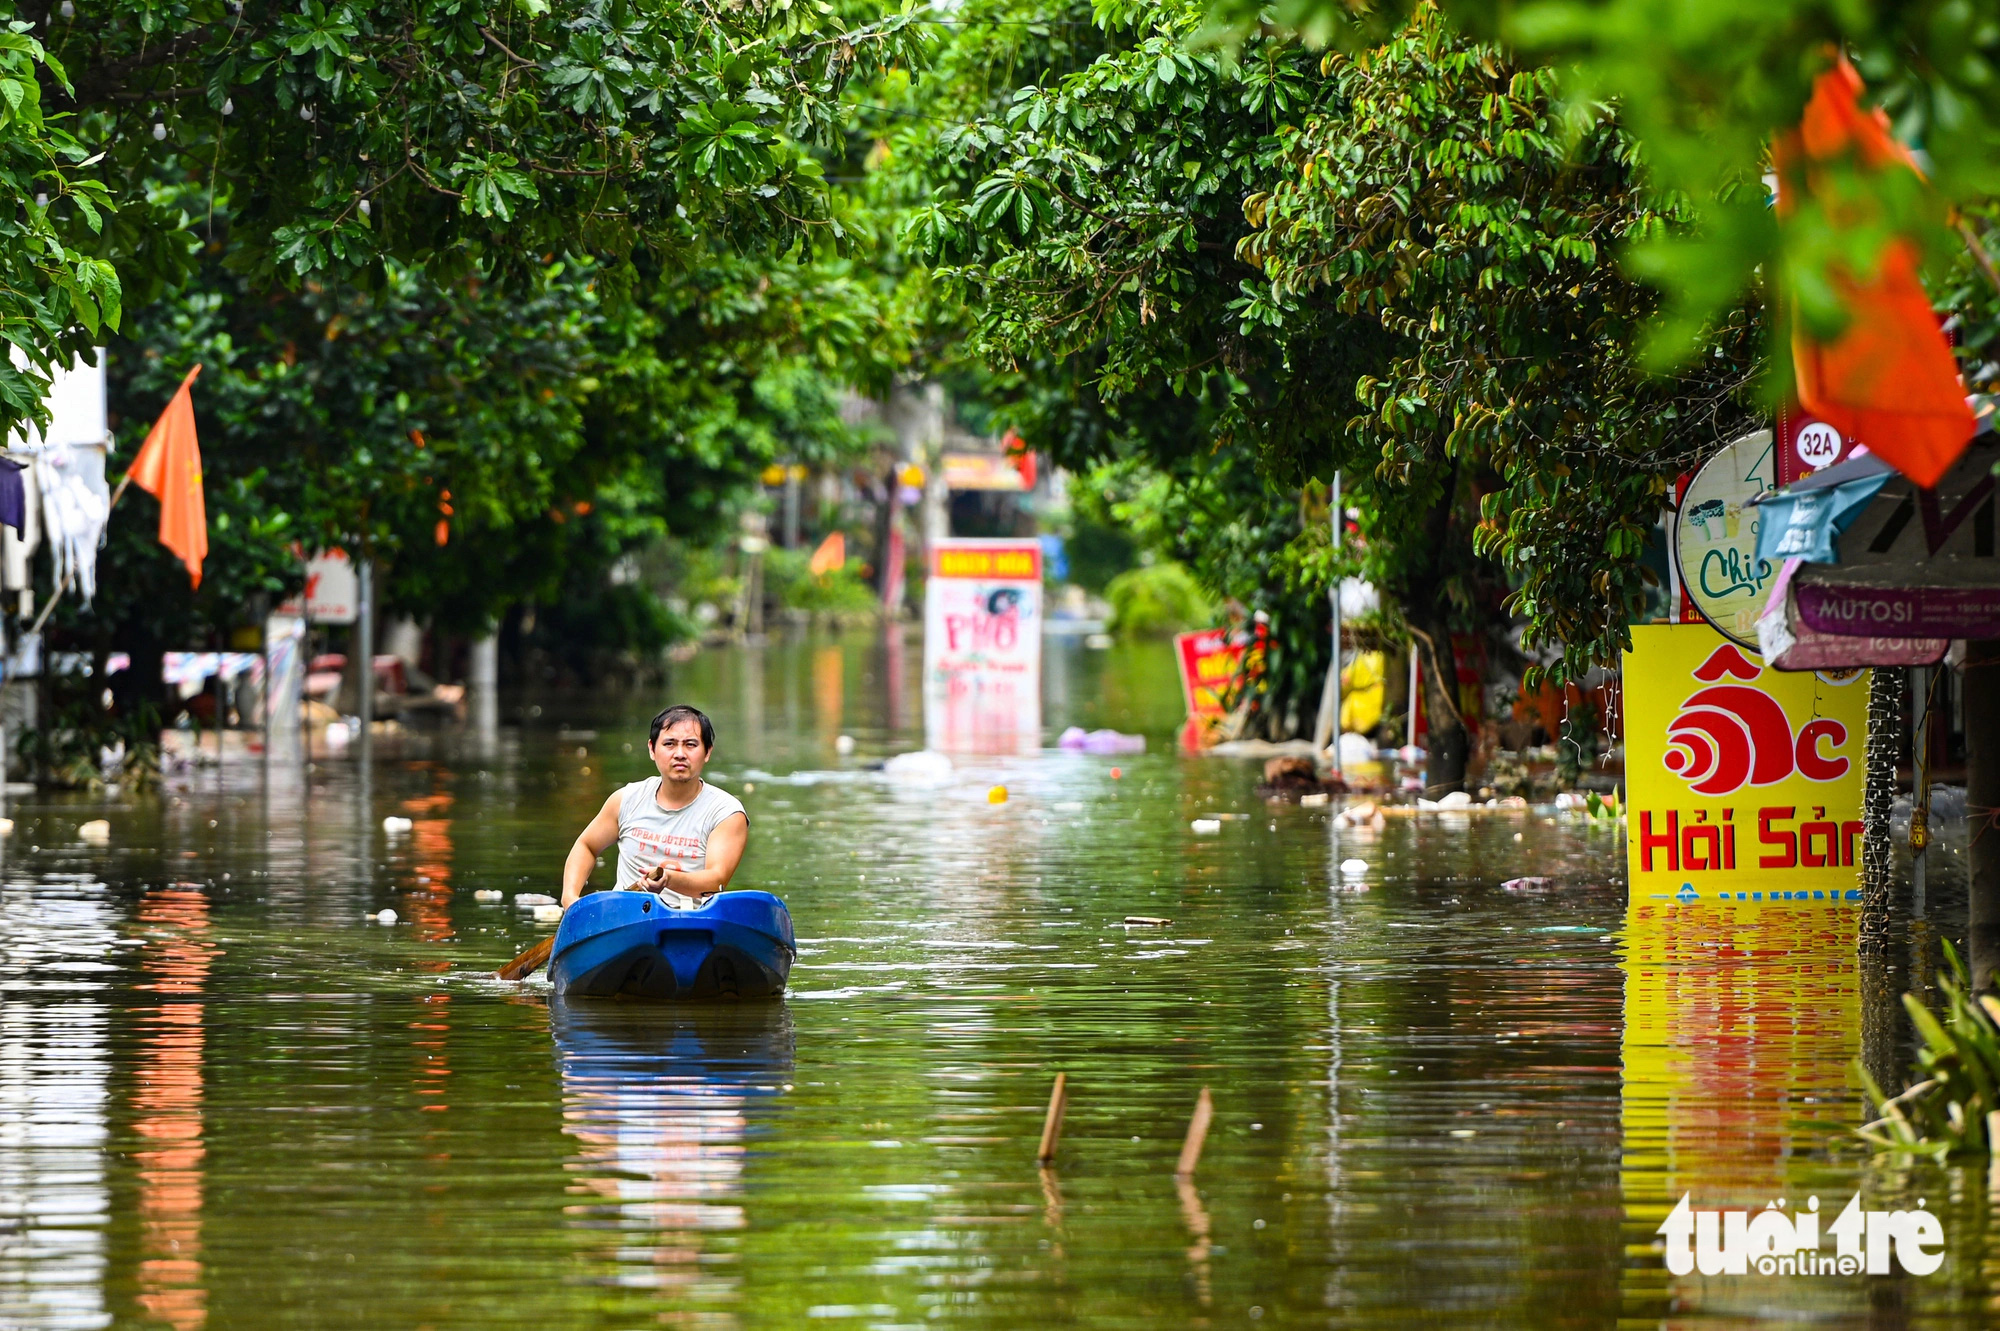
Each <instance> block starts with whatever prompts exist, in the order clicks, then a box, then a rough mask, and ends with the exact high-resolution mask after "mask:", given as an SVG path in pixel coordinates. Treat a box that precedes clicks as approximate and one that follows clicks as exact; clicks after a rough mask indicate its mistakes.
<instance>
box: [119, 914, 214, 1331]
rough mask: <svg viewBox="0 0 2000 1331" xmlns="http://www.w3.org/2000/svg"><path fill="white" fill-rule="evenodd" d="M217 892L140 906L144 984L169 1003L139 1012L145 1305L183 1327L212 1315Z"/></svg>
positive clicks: (141, 1297) (187, 1330)
mask: <svg viewBox="0 0 2000 1331" xmlns="http://www.w3.org/2000/svg"><path fill="white" fill-rule="evenodd" d="M208 913H209V905H208V898H207V897H206V896H205V895H204V894H203V893H202V891H201V890H200V888H199V887H198V886H197V885H195V884H186V885H182V886H176V887H172V888H165V889H161V890H159V891H156V892H152V893H149V894H148V895H147V897H146V899H145V900H144V901H143V902H141V903H140V906H139V924H140V926H141V929H142V931H143V932H144V933H145V935H146V936H147V943H148V946H147V948H146V951H145V961H144V963H143V970H144V973H145V979H144V980H142V981H141V982H140V984H139V985H138V986H137V988H138V989H139V990H140V991H141V992H142V993H150V994H157V995H159V997H160V1000H161V1001H160V1002H158V1003H156V1004H153V1005H149V1006H146V1007H142V1008H140V1009H139V1010H138V1011H137V1012H136V1013H134V1014H133V1015H134V1016H135V1018H136V1020H137V1025H138V1028H139V1030H140V1031H142V1032H143V1034H142V1035H141V1036H140V1045H141V1050H142V1052H141V1054H140V1060H139V1068H138V1085H137V1087H136V1089H135V1090H134V1092H133V1095H132V1108H133V1111H134V1115H135V1118H134V1122H133V1124H132V1130H133V1132H135V1133H136V1134H137V1135H138V1136H139V1138H140V1139H141V1140H142V1141H143V1142H144V1143H145V1145H144V1147H143V1148H142V1149H140V1150H139V1151H138V1152H137V1153H136V1159H137V1161H138V1166H139V1168H138V1179H139V1253H140V1256H139V1294H138V1302H139V1307H140V1308H141V1309H143V1310H144V1312H145V1314H146V1316H147V1317H148V1318H150V1319H152V1320H154V1321H158V1322H164V1323H166V1324H167V1325H169V1326H171V1327H173V1328H174V1331H198V1329H199V1328H200V1327H202V1326H204V1325H205V1324H206V1323H207V1321H208V1290H207V1287H206V1283H205V1281H204V1278H203V1268H202V1191H203V1163H204V1159H205V1157H206V1155H207V1148H206V1144H205V1142H204V1140H203V1131H202V1128H203V1124H202V1093H203V1087H204V1075H203V1074H204V1069H203V1051H204V1046H205V1043H206V1033H205V1031H204V1029H203V1015H204V1011H205V1006H204V1004H203V1003H202V1002H201V998H202V994H203V991H204V988H205V986H206V984H207V981H208V972H209V966H210V964H211V962H212V960H213V958H214V956H215V954H216V951H217V949H216V947H215V946H214V944H212V943H210V942H209V941H208V940H207V938H206V934H207V933H208Z"/></svg>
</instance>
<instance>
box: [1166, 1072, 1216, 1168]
mask: <svg viewBox="0 0 2000 1331" xmlns="http://www.w3.org/2000/svg"><path fill="white" fill-rule="evenodd" d="M1214 1117H1215V1101H1213V1100H1211V1099H1210V1098H1209V1095H1208V1087H1206V1086H1204V1087H1202V1088H1201V1094H1200V1095H1199V1096H1198V1097H1196V1099H1195V1102H1194V1117H1193V1118H1191V1119H1189V1120H1188V1130H1187V1140H1186V1141H1184V1142H1182V1143H1181V1162H1180V1164H1179V1165H1178V1166H1176V1167H1175V1169H1174V1174H1175V1176H1176V1177H1178V1178H1190V1177H1192V1176H1193V1174H1194V1167H1195V1166H1196V1165H1198V1164H1200V1163H1201V1148H1202V1143H1204V1142H1206V1141H1207V1140H1208V1124H1209V1120H1210V1119H1212V1118H1214Z"/></svg>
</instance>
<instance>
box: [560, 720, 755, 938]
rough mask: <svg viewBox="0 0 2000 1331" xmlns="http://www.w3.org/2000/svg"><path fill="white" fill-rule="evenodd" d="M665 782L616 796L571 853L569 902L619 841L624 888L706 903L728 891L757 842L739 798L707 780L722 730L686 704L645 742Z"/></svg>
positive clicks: (566, 867)
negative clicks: (752, 838)
mask: <svg viewBox="0 0 2000 1331" xmlns="http://www.w3.org/2000/svg"><path fill="white" fill-rule="evenodd" d="M646 751H647V752H648V753H650V754H651V755H652V756H653V765H654V766H655V767H657V768H659V769H660V774H659V775H658V776H650V777H647V778H646V779H645V780H644V781H634V782H633V783H632V784H631V785H629V786H625V787H623V788H621V789H619V790H617V791H614V792H613V793H612V795H611V798H610V799H608V800H606V801H604V807H603V808H602V809H599V810H598V811H597V816H596V817H595V818H593V819H591V820H590V826H588V827H586V828H584V829H583V833H582V835H580V836H578V837H577V839H576V844H575V845H573V846H571V847H570V851H569V859H568V860H567V861H566V862H565V863H564V864H563V892H562V904H563V906H564V908H565V909H567V908H568V907H570V906H573V905H575V904H576V901H577V898H579V897H581V896H582V895H583V893H584V889H585V888H586V887H587V886H588V885H589V883H590V871H591V870H592V869H593V868H595V867H596V866H597V857H598V856H599V855H602V854H603V853H604V850H605V848H606V847H607V846H609V845H611V843H612V842H614V841H615V842H617V843H618V882H617V886H618V890H620V891H627V890H634V891H647V892H657V891H662V890H664V891H669V892H678V893H680V894H681V895H682V896H685V897H697V898H700V897H707V896H712V895H714V894H715V893H717V892H720V891H721V890H722V889H723V888H725V887H727V886H729V880H730V878H731V877H732V876H734V875H735V873H736V866H737V865H738V864H740V863H742V861H743V849H744V847H745V846H747V845H748V844H749V842H750V819H749V816H748V815H746V814H745V813H744V812H743V805H742V803H741V802H739V801H738V800H737V798H736V797H735V796H734V795H731V794H730V793H729V792H727V791H725V790H718V789H717V788H716V787H714V786H712V785H710V784H708V782H706V781H704V780H702V779H701V769H702V768H704V767H706V766H708V760H709V758H710V757H711V756H713V754H714V751H715V727H714V726H713V725H712V724H711V723H710V722H709V719H708V718H707V717H706V716H703V715H702V714H701V713H700V712H699V711H697V710H696V709H694V708H692V707H689V706H686V705H684V704H677V705H675V706H673V707H669V708H667V710H665V711H664V712H661V713H660V714H659V715H658V716H656V717H654V718H653V728H652V733H651V736H650V738H649V739H648V740H647V743H646Z"/></svg>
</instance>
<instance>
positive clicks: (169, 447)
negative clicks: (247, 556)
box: [126, 365, 208, 587]
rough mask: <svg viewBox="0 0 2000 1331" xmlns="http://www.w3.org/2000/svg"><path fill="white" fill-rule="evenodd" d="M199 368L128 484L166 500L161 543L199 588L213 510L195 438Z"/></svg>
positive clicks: (144, 448) (158, 424) (143, 448)
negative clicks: (203, 488) (204, 494)
mask: <svg viewBox="0 0 2000 1331" xmlns="http://www.w3.org/2000/svg"><path fill="white" fill-rule="evenodd" d="M200 373H201V366H199V365H197V366H195V367H194V368H193V369H192V370H189V371H188V376H187V378H185V379H183V380H181V386H180V391H178V392H176V393H175V394H174V396H173V400H172V401H171V402H169V403H167V409H166V410H165V411H163V412H161V413H160V419H158V420H156V421H154V422H153V428H152V430H151V431H150V432H148V434H147V435H146V442H145V443H143V444H141V445H139V456H138V457H136V458H134V459H133V460H132V470H131V471H129V472H127V473H126V479H127V480H129V481H131V482H132V483H133V484H134V485H136V486H138V487H139V488H140V489H141V490H144V491H145V492H146V493H148V494H150V495H152V496H153V497H154V498H155V499H157V500H159V501H160V544H161V545H164V546H166V547H167V549H169V550H171V551H173V552H174V553H175V554H177V555H179V556H180V558H181V562H182V563H183V564H186V565H187V570H188V576H189V577H190V578H192V579H193V581H194V585H195V586H197V587H199V586H201V561H202V560H203V559H204V558H206V557H207V555H208V507H207V505H205V504H204V503H203V502H202V497H201V445H200V444H198V443H197V442H196V441H195V435H194V398H193V396H192V395H191V392H190V390H191V389H192V388H193V387H194V378H195V376H196V375H198V374H200Z"/></svg>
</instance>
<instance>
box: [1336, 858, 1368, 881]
mask: <svg viewBox="0 0 2000 1331" xmlns="http://www.w3.org/2000/svg"><path fill="white" fill-rule="evenodd" d="M1340 871H1341V872H1342V873H1343V874H1346V875H1347V876H1348V877H1349V878H1359V877H1360V876H1361V875H1362V874H1364V873H1367V872H1368V861H1367V860H1342V861H1341V862H1340Z"/></svg>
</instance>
